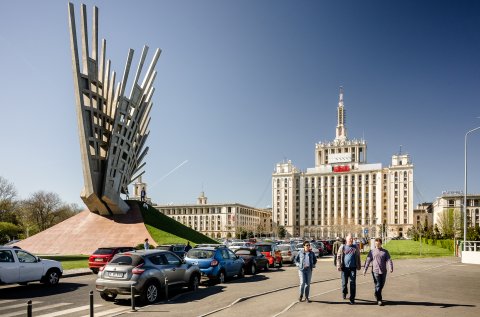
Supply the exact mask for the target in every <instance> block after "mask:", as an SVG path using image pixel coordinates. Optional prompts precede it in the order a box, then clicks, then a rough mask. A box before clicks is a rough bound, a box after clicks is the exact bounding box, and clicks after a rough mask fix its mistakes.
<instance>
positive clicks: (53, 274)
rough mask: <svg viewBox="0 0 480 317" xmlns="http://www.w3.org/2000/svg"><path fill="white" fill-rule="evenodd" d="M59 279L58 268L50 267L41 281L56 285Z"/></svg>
mask: <svg viewBox="0 0 480 317" xmlns="http://www.w3.org/2000/svg"><path fill="white" fill-rule="evenodd" d="M59 281H60V270H59V269H50V270H48V271H47V274H45V277H44V278H43V283H45V284H47V285H50V286H53V285H57V284H58V282H59Z"/></svg>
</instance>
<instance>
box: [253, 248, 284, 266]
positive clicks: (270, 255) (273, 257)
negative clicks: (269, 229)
mask: <svg viewBox="0 0 480 317" xmlns="http://www.w3.org/2000/svg"><path fill="white" fill-rule="evenodd" d="M255 246H256V247H257V249H258V251H260V252H262V254H263V255H265V257H266V258H267V259H268V263H269V265H270V267H277V268H281V267H282V266H283V260H282V254H281V253H280V250H279V249H278V246H277V245H276V244H275V243H267V242H263V243H257V244H255Z"/></svg>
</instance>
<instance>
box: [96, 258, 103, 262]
mask: <svg viewBox="0 0 480 317" xmlns="http://www.w3.org/2000/svg"><path fill="white" fill-rule="evenodd" d="M95 262H103V259H102V258H96V259H95Z"/></svg>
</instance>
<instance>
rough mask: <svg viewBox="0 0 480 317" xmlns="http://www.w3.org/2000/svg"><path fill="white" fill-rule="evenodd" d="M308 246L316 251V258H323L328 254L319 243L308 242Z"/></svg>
mask: <svg viewBox="0 0 480 317" xmlns="http://www.w3.org/2000/svg"><path fill="white" fill-rule="evenodd" d="M310 245H311V246H313V247H315V248H317V249H318V256H319V257H321V256H324V255H327V254H328V251H327V248H326V247H325V245H324V244H323V243H322V242H320V241H315V242H310Z"/></svg>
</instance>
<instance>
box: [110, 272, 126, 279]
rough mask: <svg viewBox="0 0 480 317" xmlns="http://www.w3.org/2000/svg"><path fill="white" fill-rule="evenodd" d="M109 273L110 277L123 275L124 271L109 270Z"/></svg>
mask: <svg viewBox="0 0 480 317" xmlns="http://www.w3.org/2000/svg"><path fill="white" fill-rule="evenodd" d="M107 275H108V277H117V278H119V277H123V273H122V272H107Z"/></svg>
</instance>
